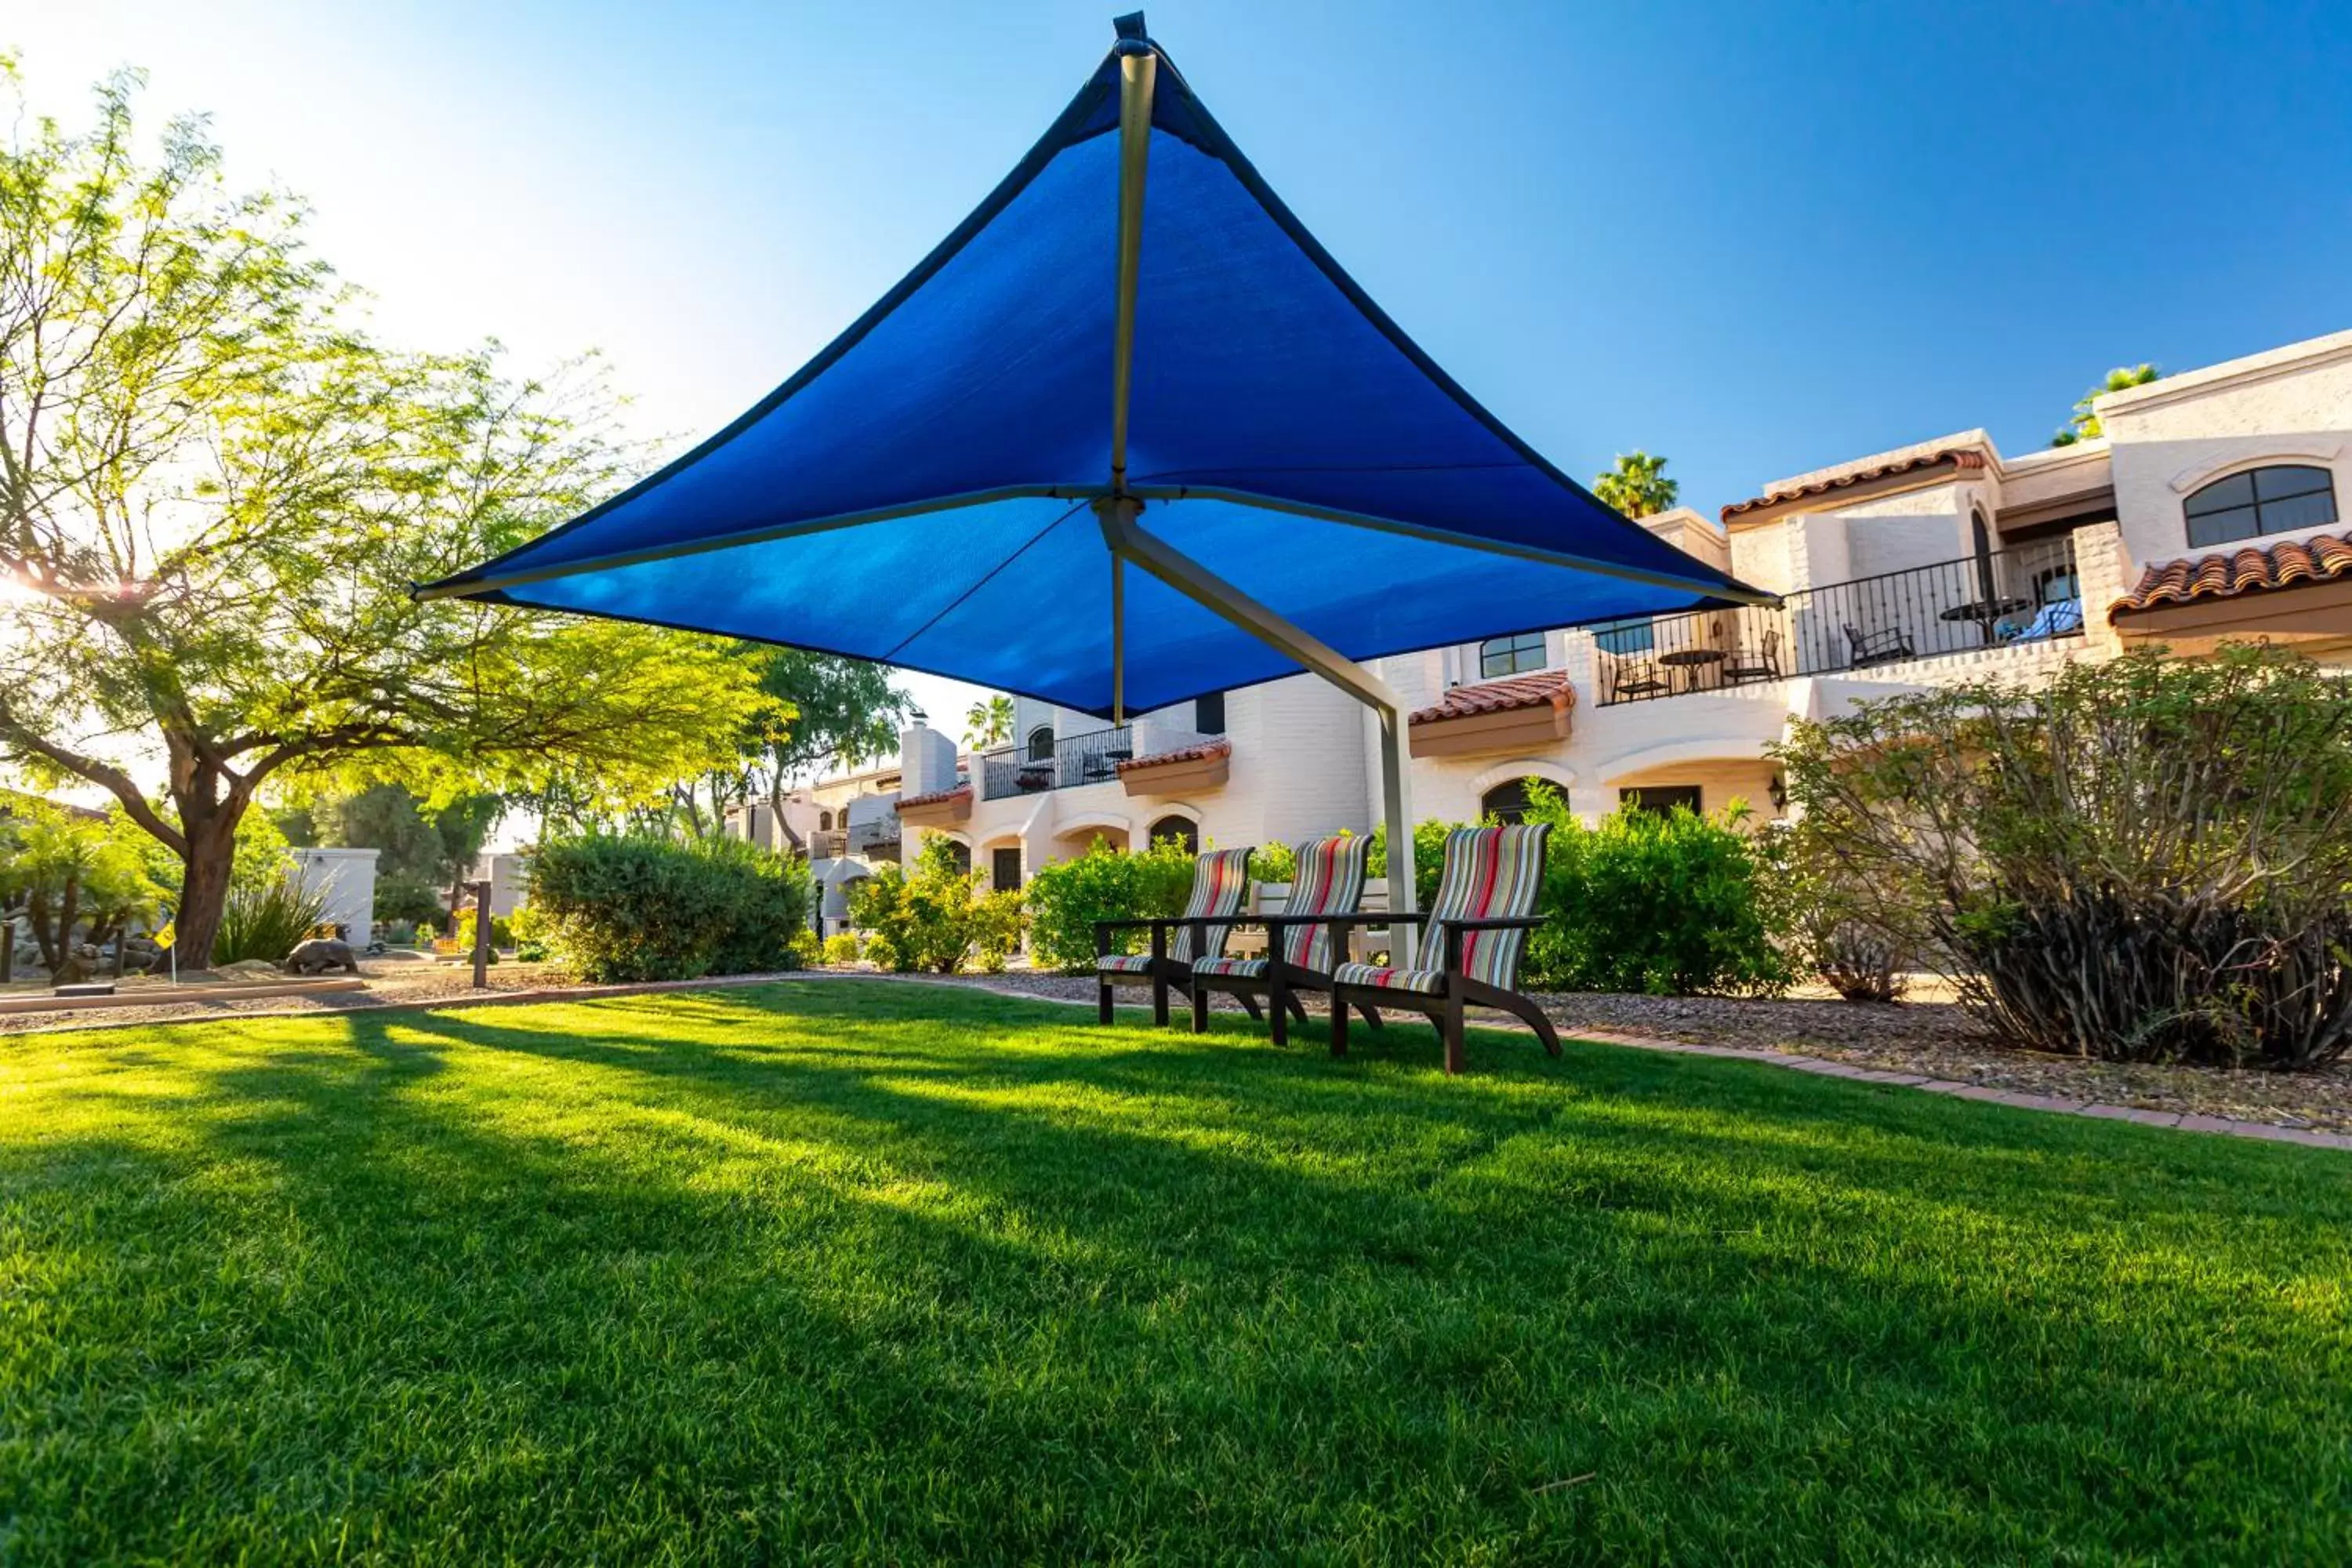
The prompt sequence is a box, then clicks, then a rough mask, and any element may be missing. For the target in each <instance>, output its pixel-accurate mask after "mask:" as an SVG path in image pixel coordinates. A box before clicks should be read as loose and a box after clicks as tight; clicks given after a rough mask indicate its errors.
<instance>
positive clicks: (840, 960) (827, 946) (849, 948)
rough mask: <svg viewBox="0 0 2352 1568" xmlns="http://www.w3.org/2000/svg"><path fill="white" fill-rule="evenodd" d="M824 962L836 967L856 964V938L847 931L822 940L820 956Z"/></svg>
mask: <svg viewBox="0 0 2352 1568" xmlns="http://www.w3.org/2000/svg"><path fill="white" fill-rule="evenodd" d="M821 956H822V957H823V958H824V962H825V963H828V964H832V965H835V966H836V967H838V966H842V965H846V964H852V963H856V962H857V957H858V951H857V938H856V936H855V935H854V934H852V933H851V932H849V931H839V932H836V933H835V934H834V935H832V936H829V937H827V938H825V939H824V952H823V954H822V955H821Z"/></svg>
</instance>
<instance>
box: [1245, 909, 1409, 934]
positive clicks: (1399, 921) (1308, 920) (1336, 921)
mask: <svg viewBox="0 0 2352 1568" xmlns="http://www.w3.org/2000/svg"><path fill="white" fill-rule="evenodd" d="M1274 918H1275V919H1276V920H1286V921H1292V922H1293V923H1294V924H1297V925H1318V926H1329V927H1331V928H1332V930H1333V931H1353V930H1355V929H1356V928H1357V927H1359V926H1388V925H1412V926H1417V925H1425V924H1427V923H1428V921H1429V911H1428V910H1414V911H1413V912H1412V913H1411V914H1409V915H1405V914H1393V913H1386V912H1383V911H1381V910H1366V911H1363V912H1360V913H1357V914H1352V915H1299V916H1297V917H1295V918H1294V917H1292V916H1289V915H1276V916H1275V917H1274Z"/></svg>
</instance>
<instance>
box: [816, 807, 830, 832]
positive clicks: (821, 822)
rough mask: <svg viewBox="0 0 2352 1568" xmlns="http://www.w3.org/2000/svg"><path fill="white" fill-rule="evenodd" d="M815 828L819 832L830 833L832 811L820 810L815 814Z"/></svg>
mask: <svg viewBox="0 0 2352 1568" xmlns="http://www.w3.org/2000/svg"><path fill="white" fill-rule="evenodd" d="M816 830H817V831H818V832H819V833H830V832H832V831H833V813H831V812H829V811H820V812H818V813H817V814H816Z"/></svg>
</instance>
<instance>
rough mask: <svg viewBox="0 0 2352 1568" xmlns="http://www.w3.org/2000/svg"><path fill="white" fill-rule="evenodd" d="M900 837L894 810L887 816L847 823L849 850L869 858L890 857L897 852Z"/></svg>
mask: <svg viewBox="0 0 2352 1568" xmlns="http://www.w3.org/2000/svg"><path fill="white" fill-rule="evenodd" d="M900 837H902V835H901V832H900V829H899V826H898V813H897V812H895V811H894V812H892V813H891V814H890V815H889V816H880V817H873V818H870V819H868V820H866V821H865V822H853V823H851V824H850V825H849V852H850V853H851V854H852V855H862V856H865V857H866V858H869V859H870V858H873V857H875V856H877V855H878V856H880V857H881V858H884V859H886V860H887V859H891V858H896V856H897V855H898V842H899V839H900Z"/></svg>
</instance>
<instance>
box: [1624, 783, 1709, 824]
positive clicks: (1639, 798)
mask: <svg viewBox="0 0 2352 1568" xmlns="http://www.w3.org/2000/svg"><path fill="white" fill-rule="evenodd" d="M1617 801H1618V804H1619V805H1628V806H1631V807H1633V809H1634V810H1635V811H1648V812H1654V813H1655V814H1656V815H1658V816H1667V815H1669V814H1670V813H1672V812H1673V810H1674V809H1675V807H1676V806H1678V805H1686V806H1689V807H1690V808H1691V809H1692V810H1693V811H1697V810H1699V809H1700V806H1699V802H1698V785H1696V784H1646V785H1643V787H1642V788H1639V789H1621V790H1619V791H1618V792H1617Z"/></svg>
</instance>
